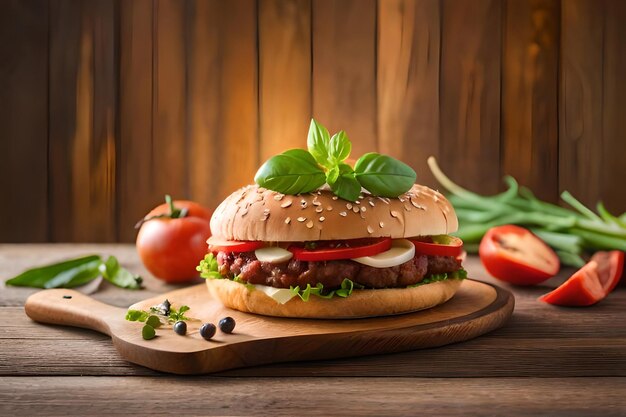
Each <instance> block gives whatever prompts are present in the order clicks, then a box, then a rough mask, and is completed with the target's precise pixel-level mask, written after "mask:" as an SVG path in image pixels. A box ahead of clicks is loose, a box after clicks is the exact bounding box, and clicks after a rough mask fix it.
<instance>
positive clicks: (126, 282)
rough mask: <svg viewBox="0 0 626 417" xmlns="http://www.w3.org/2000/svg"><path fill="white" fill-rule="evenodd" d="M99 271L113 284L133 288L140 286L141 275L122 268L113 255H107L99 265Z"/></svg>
mask: <svg viewBox="0 0 626 417" xmlns="http://www.w3.org/2000/svg"><path fill="white" fill-rule="evenodd" d="M100 273H101V274H102V277H103V278H104V279H106V280H107V281H109V282H110V283H111V284H113V285H115V286H118V287H121V288H128V289H133V290H136V289H139V288H141V282H142V279H141V277H140V276H139V275H135V274H133V273H131V272H130V271H128V270H127V269H125V268H122V266H121V265H120V264H119V262H118V260H117V258H116V257H115V256H109V257H108V259H107V260H106V262H103V263H102V264H101V265H100Z"/></svg>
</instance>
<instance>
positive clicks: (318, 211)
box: [315, 207, 324, 213]
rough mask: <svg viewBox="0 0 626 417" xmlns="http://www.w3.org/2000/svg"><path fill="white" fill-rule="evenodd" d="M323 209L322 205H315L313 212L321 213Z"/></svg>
mask: <svg viewBox="0 0 626 417" xmlns="http://www.w3.org/2000/svg"><path fill="white" fill-rule="evenodd" d="M323 211H324V208H322V207H315V212H316V213H321V212H323Z"/></svg>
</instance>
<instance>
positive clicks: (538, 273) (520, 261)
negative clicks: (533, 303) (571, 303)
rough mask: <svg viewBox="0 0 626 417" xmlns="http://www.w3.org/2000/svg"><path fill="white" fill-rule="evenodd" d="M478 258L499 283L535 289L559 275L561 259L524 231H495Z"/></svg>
mask: <svg viewBox="0 0 626 417" xmlns="http://www.w3.org/2000/svg"><path fill="white" fill-rule="evenodd" d="M478 254H479V255H480V260H481V262H482V263H483V266H484V267H485V269H486V270H487V272H489V273H490V274H491V275H493V276H494V277H495V278H498V279H499V280H502V281H506V282H509V283H511V284H516V285H534V284H538V283H540V282H543V281H545V280H547V279H548V278H550V277H553V276H554V275H556V273H557V272H558V271H559V266H560V262H559V258H558V256H557V255H556V253H554V251H553V250H552V249H551V248H550V247H549V246H548V245H546V244H545V243H544V242H543V241H542V240H541V239H539V238H538V237H537V236H535V235H534V234H533V233H532V232H530V231H529V230H526V229H524V228H523V227H519V226H513V225H505V226H497V227H492V228H491V229H489V230H488V231H487V233H486V234H485V236H483V239H482V241H481V242H480V246H479V248H478Z"/></svg>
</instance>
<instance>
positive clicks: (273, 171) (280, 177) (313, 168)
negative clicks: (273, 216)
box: [254, 149, 326, 194]
mask: <svg viewBox="0 0 626 417" xmlns="http://www.w3.org/2000/svg"><path fill="white" fill-rule="evenodd" d="M254 181H255V182H256V183H257V184H259V185H260V186H261V187H265V188H268V189H270V190H273V191H277V192H279V193H283V194H299V193H308V192H311V191H313V190H317V189H318V188H319V187H321V186H322V185H323V184H324V183H325V182H326V174H325V173H324V171H323V170H322V169H321V168H320V167H319V165H318V164H317V162H316V161H315V159H314V158H313V156H312V155H311V154H310V153H309V152H307V151H305V150H304V149H291V150H288V151H286V152H283V153H281V154H280V155H276V156H273V157H272V158H270V159H268V160H267V161H265V163H264V164H263V165H262V166H261V168H259V170H258V171H257V173H256V175H255V176H254Z"/></svg>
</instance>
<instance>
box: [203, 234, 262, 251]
mask: <svg viewBox="0 0 626 417" xmlns="http://www.w3.org/2000/svg"><path fill="white" fill-rule="evenodd" d="M206 243H208V244H209V251H210V252H235V253H241V252H252V251H253V250H257V249H259V248H262V247H263V246H265V243H263V242H260V241H255V240H251V241H244V240H223V239H219V238H216V237H215V236H211V237H210V238H209V239H208V240H207V241H206Z"/></svg>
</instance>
